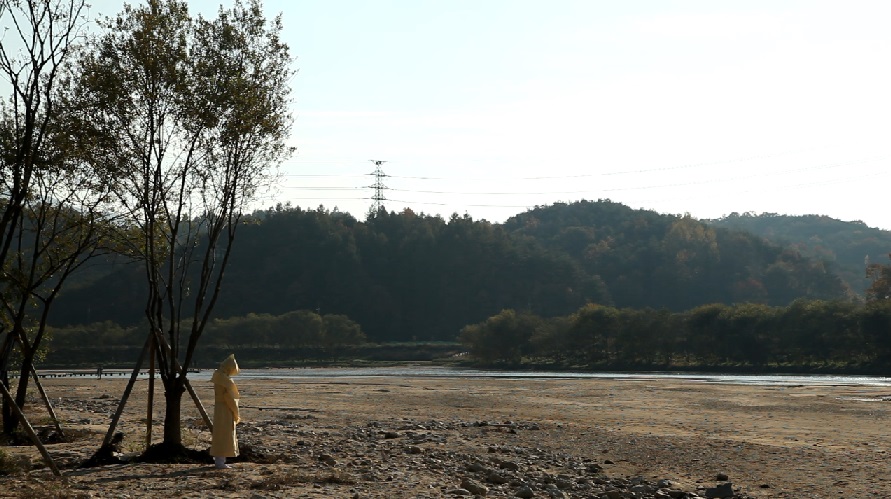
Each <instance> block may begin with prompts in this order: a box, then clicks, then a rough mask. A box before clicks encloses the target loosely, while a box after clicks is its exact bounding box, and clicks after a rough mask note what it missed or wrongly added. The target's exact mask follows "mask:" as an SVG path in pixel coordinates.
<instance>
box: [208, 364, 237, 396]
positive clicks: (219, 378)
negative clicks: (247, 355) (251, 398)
mask: <svg viewBox="0 0 891 499" xmlns="http://www.w3.org/2000/svg"><path fill="white" fill-rule="evenodd" d="M238 373H239V369H238V363H237V362H235V354H231V355H229V356H228V357H226V360H224V361H223V362H221V363H220V367H219V368H218V369H217V370H216V371H214V373H213V377H211V378H210V379H211V381H213V383H214V384H215V385H221V386H224V387H226V388H229V389H230V390H231V391H232V394H233V398H235V399H238V398H239V397H238V388H237V387H236V386H235V382H234V381H232V378H230V377H229V376H235V375H236V374H238Z"/></svg>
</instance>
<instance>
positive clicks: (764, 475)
mask: <svg viewBox="0 0 891 499" xmlns="http://www.w3.org/2000/svg"><path fill="white" fill-rule="evenodd" d="M235 379H236V381H237V382H238V383H239V389H240V391H241V395H242V401H241V403H242V405H243V406H245V408H244V409H243V412H242V419H243V423H242V424H240V425H239V426H238V431H239V441H240V442H241V445H242V450H243V451H245V454H246V455H245V456H244V457H246V458H247V459H248V460H247V461H239V462H235V463H234V464H233V467H232V469H230V470H224V471H218V470H215V469H213V467H212V466H211V465H210V463H196V464H145V463H127V464H115V465H107V466H100V467H94V468H85V469H81V468H77V466H78V465H79V464H80V463H82V462H83V461H84V460H86V459H87V458H89V457H90V456H91V455H92V453H93V451H95V450H96V449H97V448H98V447H99V445H100V443H101V441H102V438H103V437H104V434H105V430H106V428H107V425H108V422H109V420H110V418H111V415H112V413H113V412H114V410H115V408H116V407H117V404H118V399H119V397H120V396H121V394H122V393H123V390H124V386H125V384H126V379H124V378H121V377H115V378H103V379H101V380H97V379H91V378H48V379H45V380H44V381H43V383H44V386H45V388H46V390H47V392H48V394H49V396H50V397H51V398H52V399H53V400H54V403H55V406H56V411H57V413H58V416H59V418H60V420H61V422H62V425H63V429H64V430H66V431H68V433H69V435H70V436H69V439H70V440H71V441H69V442H66V443H58V444H51V445H49V446H48V448H49V451H50V453H51V454H52V455H53V456H54V458H55V459H56V461H57V462H58V464H59V466H60V467H61V468H62V473H63V478H62V479H55V478H53V476H52V474H51V473H50V472H49V470H48V469H46V468H43V469H32V470H29V471H24V470H23V471H21V472H17V473H14V474H12V475H8V476H0V497H130V498H133V497H165V496H166V497H251V498H261V497H335V498H337V497H345V498H352V497H355V498H372V497H374V498H401V497H406V498H408V497H412V498H414V497H431V498H432V497H452V496H454V497H460V495H461V494H465V492H466V493H470V494H473V493H476V495H478V496H482V495H485V496H486V497H542V498H551V497H565V498H570V497H579V498H587V497H592V498H600V497H609V498H613V497H632V496H631V495H630V494H631V493H632V492H634V493H635V494H637V495H636V496H634V497H695V496H699V497H706V496H708V495H712V496H715V494H718V495H717V496H718V497H720V494H722V493H725V492H726V491H727V490H732V491H733V497H752V498H762V497H787V498H802V497H813V498H824V497H826V498H828V497H832V498H867V497H891V475H889V473H888V457H889V456H888V450H889V445H891V444H889V432H891V412H889V409H891V401H885V400H883V397H889V396H891V394H889V393H888V392H889V389H888V388H887V387H884V388H883V387H862V386H844V385H843V386H828V385H827V386H811V385H802V386H754V385H732V384H717V383H705V382H697V381H685V380H664V379H659V380H656V379H637V380H612V379H522V380H518V379H468V378H405V379H403V378H394V377H375V378H337V377H332V378H325V377H313V378H293V379H279V380H270V379H252V378H241V379H239V378H235ZM159 385H160V383H159ZM193 385H194V387H195V389H196V390H197V392H198V394H199V396H200V397H201V398H202V400H203V402H204V404H205V405H206V408H207V410H208V412H209V413H211V414H212V412H213V411H212V404H213V392H212V387H211V385H210V382H208V381H202V380H199V381H194V382H193ZM147 386H148V382H147V381H146V380H145V379H140V380H139V381H138V382H137V385H136V387H135V389H134V393H133V395H132V396H131V398H130V401H129V403H128V404H127V409H126V411H125V413H124V415H123V417H122V419H121V425H120V428H119V429H120V430H121V431H122V432H123V433H124V434H125V438H124V441H123V443H122V444H121V449H122V451H123V452H124V457H128V456H130V455H135V454H137V453H139V452H140V451H141V450H143V448H144V445H145V430H146V428H145V425H146V423H145V421H146V415H147V414H146V412H147V411H146V398H147V397H146V395H147ZM156 390H157V393H156V395H155V400H156V403H157V405H156V407H155V410H154V414H153V419H154V421H155V426H154V428H153V434H154V435H155V442H157V441H158V439H159V437H160V435H161V433H162V428H161V427H160V422H161V420H162V417H163V405H162V404H163V394H162V393H161V390H160V386H158V387H156ZM186 400H188V395H186ZM184 403H185V402H184ZM39 407H40V406H39V405H38V404H34V403H32V404H31V407H30V408H29V413H30V414H31V417H32V418H33V419H34V421H35V424H36V425H37V426H45V425H46V417H45V414H41V413H39V410H38V409H39ZM186 407H187V408H188V409H187V410H186V411H185V415H184V418H185V428H186V429H185V436H184V441H185V443H186V444H187V445H188V446H189V447H191V448H194V449H206V448H207V447H209V439H210V433H209V432H208V431H207V430H206V429H205V428H204V426H203V424H202V423H201V418H200V417H199V414H198V412H197V410H195V409H194V406H193V405H190V404H189V405H187V406H186ZM2 450H3V452H4V453H5V454H6V456H7V460H19V461H18V462H20V463H26V462H27V463H31V464H32V465H37V466H39V463H40V462H41V459H40V455H39V453H38V452H37V451H36V449H34V448H32V447H4V448H2ZM23 469H24V466H23ZM728 483H730V484H731V485H727V484H728ZM611 494H612V495H611ZM725 495H726V494H725Z"/></svg>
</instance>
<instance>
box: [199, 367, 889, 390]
mask: <svg viewBox="0 0 891 499" xmlns="http://www.w3.org/2000/svg"><path fill="white" fill-rule="evenodd" d="M211 374H213V371H212V370H203V371H201V372H198V373H190V374H189V378H190V379H194V380H200V379H209V378H210V376H211ZM238 377H239V378H255V379H294V380H301V379H313V378H374V377H395V378H469V379H473V378H500V379H517V380H523V379H611V380H660V379H665V380H687V381H690V382H700V383H727V384H746V385H776V386H793V385H835V386H838V385H843V386H888V387H891V378H888V377H882V376H844V375H786V374H709V373H676V372H608V373H604V372H553V371H493V370H480V369H462V368H456V367H444V366H427V365H408V366H394V367H367V368H340V367H330V368H329V367H326V368H295V369H242V370H241V372H240V373H239V375H238Z"/></svg>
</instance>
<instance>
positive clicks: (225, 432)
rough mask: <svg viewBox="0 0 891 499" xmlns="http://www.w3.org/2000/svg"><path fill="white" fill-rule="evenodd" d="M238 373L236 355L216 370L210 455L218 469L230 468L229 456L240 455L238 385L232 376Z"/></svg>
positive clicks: (213, 378) (227, 359) (228, 358)
mask: <svg viewBox="0 0 891 499" xmlns="http://www.w3.org/2000/svg"><path fill="white" fill-rule="evenodd" d="M236 374H238V363H237V362H235V355H234V354H232V355H229V357H226V360H224V361H223V362H221V363H220V367H219V369H217V370H216V371H214V373H213V377H212V378H211V381H213V391H214V408H213V439H212V440H211V445H210V455H211V456H213V457H214V464H215V465H216V467H217V468H218V469H226V468H229V465H228V464H226V458H227V457H235V456H237V455H238V439H237V438H236V436H235V425H236V424H237V423H238V422H239V421H241V418H240V417H239V415H238V399H239V395H238V387H237V386H235V382H234V381H232V378H231V377H230V376H235V375H236Z"/></svg>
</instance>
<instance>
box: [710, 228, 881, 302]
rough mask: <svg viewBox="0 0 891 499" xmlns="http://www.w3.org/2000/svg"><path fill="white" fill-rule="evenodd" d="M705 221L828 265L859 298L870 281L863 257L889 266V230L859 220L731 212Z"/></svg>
mask: <svg viewBox="0 0 891 499" xmlns="http://www.w3.org/2000/svg"><path fill="white" fill-rule="evenodd" d="M704 222H706V223H708V224H709V225H711V226H713V227H724V228H728V229H739V230H745V231H748V232H751V233H752V234H755V235H758V236H761V237H763V238H765V239H767V240H768V241H770V242H772V243H774V244H778V245H782V246H791V247H793V248H795V249H796V250H797V251H799V252H801V253H802V254H803V255H807V256H809V257H812V258H815V259H820V260H824V261H826V262H830V263H831V264H832V266H833V267H834V268H835V270H836V272H837V273H838V274H839V276H840V277H841V278H842V279H843V280H844V281H845V282H846V283H847V285H849V286H850V287H851V289H853V290H854V291H856V292H857V293H858V294H860V295H862V294H863V293H864V291H865V290H866V288H868V287H869V285H870V284H871V282H872V281H870V280H869V279H867V278H866V276H865V265H864V260H865V258H866V257H867V256H869V258H870V259H871V261H872V263H881V264H888V263H889V262H888V253H889V252H891V231H887V230H881V229H875V228H871V227H867V226H866V224H864V223H863V222H859V221H858V222H843V221H841V220H836V219H834V218H829V217H826V216H821V215H804V216H790V215H777V214H776V213H762V214H760V215H755V214H752V213H743V214H742V215H740V214H739V213H732V214H730V215H728V216H726V217H724V218H720V219H717V220H704Z"/></svg>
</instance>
